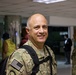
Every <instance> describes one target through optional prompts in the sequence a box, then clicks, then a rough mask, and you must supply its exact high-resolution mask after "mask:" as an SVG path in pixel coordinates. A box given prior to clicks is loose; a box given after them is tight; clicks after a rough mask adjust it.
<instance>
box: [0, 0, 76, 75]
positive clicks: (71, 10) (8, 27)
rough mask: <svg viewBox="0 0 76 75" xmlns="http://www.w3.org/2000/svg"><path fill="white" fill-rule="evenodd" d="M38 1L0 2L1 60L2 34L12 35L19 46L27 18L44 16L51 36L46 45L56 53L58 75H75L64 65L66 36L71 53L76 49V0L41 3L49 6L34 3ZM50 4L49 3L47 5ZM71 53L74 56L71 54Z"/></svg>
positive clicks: (0, 48) (70, 68)
mask: <svg viewBox="0 0 76 75" xmlns="http://www.w3.org/2000/svg"><path fill="white" fill-rule="evenodd" d="M33 1H36V0H12V1H11V0H0V60H1V58H2V55H1V52H2V43H3V42H2V41H3V39H2V35H3V33H4V32H6V31H7V32H9V34H10V37H11V39H12V40H13V41H14V42H15V44H16V46H17V47H18V46H19V43H20V40H21V35H20V34H21V29H22V27H25V26H26V24H27V19H28V17H29V16H31V15H32V14H34V13H41V14H43V15H44V16H46V18H47V20H48V32H49V36H48V38H47V41H46V43H45V44H47V45H48V46H50V48H51V49H52V50H53V51H54V54H55V56H56V60H57V68H58V73H57V75H72V60H71V64H68V65H66V64H64V63H65V55H64V49H63V45H64V37H63V36H64V35H65V34H68V36H69V38H71V39H72V43H73V45H72V51H73V49H74V48H75V47H76V0H64V1H61V2H57V1H56V0H54V1H56V2H57V3H54V2H51V1H53V0H41V1H45V2H47V3H45V2H44V3H43V2H41V3H37V2H33ZM48 1H50V3H48ZM72 51H71V54H72Z"/></svg>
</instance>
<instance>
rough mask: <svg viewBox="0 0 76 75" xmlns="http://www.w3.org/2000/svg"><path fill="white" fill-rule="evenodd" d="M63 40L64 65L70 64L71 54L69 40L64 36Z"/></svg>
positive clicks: (70, 42)
mask: <svg viewBox="0 0 76 75" xmlns="http://www.w3.org/2000/svg"><path fill="white" fill-rule="evenodd" d="M64 38H65V42H64V52H65V57H66V62H65V64H70V53H71V46H72V41H71V39H70V38H68V35H64Z"/></svg>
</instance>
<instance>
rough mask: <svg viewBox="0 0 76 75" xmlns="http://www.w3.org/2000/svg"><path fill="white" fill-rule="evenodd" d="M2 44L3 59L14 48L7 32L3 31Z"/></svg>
mask: <svg viewBox="0 0 76 75" xmlns="http://www.w3.org/2000/svg"><path fill="white" fill-rule="evenodd" d="M2 38H3V45H2V59H5V58H6V57H8V56H9V55H11V54H12V52H14V51H15V50H16V45H15V43H14V42H13V41H12V40H11V39H10V37H9V34H8V33H7V32H5V33H4V34H3V36H2Z"/></svg>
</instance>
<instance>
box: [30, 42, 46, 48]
mask: <svg viewBox="0 0 76 75" xmlns="http://www.w3.org/2000/svg"><path fill="white" fill-rule="evenodd" d="M31 42H32V43H33V45H34V46H35V47H36V48H37V49H42V48H43V46H44V44H43V43H38V42H33V41H31Z"/></svg>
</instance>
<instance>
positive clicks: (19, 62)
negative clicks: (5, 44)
mask: <svg viewBox="0 0 76 75" xmlns="http://www.w3.org/2000/svg"><path fill="white" fill-rule="evenodd" d="M25 45H29V46H32V47H33V49H34V50H35V51H36V53H37V55H38V58H39V61H40V60H43V57H44V58H45V57H47V56H48V55H49V54H48V52H47V50H46V49H45V47H44V49H42V50H39V49H37V48H36V47H35V46H34V45H33V44H32V42H31V41H29V40H28V41H27V42H26V43H25ZM48 48H49V47H48ZM49 51H50V53H51V56H52V70H53V75H56V73H57V64H56V61H55V56H54V53H53V51H52V50H51V49H50V48H49ZM33 67H34V63H33V60H32V58H31V56H30V55H29V54H28V52H27V51H26V50H25V49H23V48H19V49H18V50H16V51H15V52H14V53H13V54H12V55H11V56H10V57H9V60H8V62H7V67H6V75H31V73H32V68H33ZM50 73H51V72H50V65H49V61H47V62H44V63H42V64H40V66H39V71H38V73H36V75H50Z"/></svg>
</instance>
